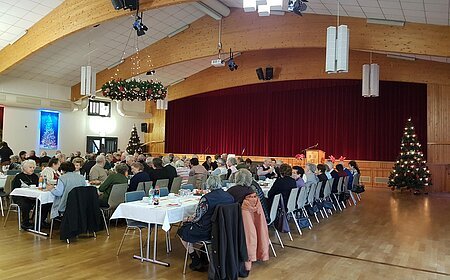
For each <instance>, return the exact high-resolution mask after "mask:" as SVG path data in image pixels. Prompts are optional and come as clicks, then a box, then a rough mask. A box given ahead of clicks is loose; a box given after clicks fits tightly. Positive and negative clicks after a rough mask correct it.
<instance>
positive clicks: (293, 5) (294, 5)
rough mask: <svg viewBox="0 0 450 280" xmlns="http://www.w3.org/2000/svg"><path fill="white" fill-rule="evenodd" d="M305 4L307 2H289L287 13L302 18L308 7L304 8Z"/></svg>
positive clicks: (297, 0)
mask: <svg viewBox="0 0 450 280" xmlns="http://www.w3.org/2000/svg"><path fill="white" fill-rule="evenodd" d="M306 2H308V0H289V2H288V11H289V12H293V13H294V14H297V15H299V16H302V12H304V11H306V9H307V8H308V6H306Z"/></svg>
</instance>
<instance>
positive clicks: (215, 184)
mask: <svg viewBox="0 0 450 280" xmlns="http://www.w3.org/2000/svg"><path fill="white" fill-rule="evenodd" d="M206 188H207V189H209V190H218V189H221V188H222V180H220V177H219V176H216V175H211V176H209V178H208V180H206Z"/></svg>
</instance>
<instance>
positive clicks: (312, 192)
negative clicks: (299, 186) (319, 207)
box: [307, 183, 317, 204]
mask: <svg viewBox="0 0 450 280" xmlns="http://www.w3.org/2000/svg"><path fill="white" fill-rule="evenodd" d="M316 188H317V183H313V184H311V185H309V191H308V202H307V203H308V204H312V203H313V202H314V195H315V194H316Z"/></svg>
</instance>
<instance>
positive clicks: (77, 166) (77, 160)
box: [72, 158, 84, 177]
mask: <svg viewBox="0 0 450 280" xmlns="http://www.w3.org/2000/svg"><path fill="white" fill-rule="evenodd" d="M72 163H73V166H75V171H74V172H75V173H77V174H80V175H82V176H83V177H84V174H82V173H81V171H82V167H83V165H84V159H83V158H74V159H73V160H72Z"/></svg>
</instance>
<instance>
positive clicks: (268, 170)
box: [257, 158, 276, 179]
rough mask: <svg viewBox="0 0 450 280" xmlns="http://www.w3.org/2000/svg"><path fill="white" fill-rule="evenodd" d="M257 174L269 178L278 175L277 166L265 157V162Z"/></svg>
mask: <svg viewBox="0 0 450 280" xmlns="http://www.w3.org/2000/svg"><path fill="white" fill-rule="evenodd" d="M257 175H258V176H261V177H262V176H265V177H266V178H267V179H272V178H274V177H276V173H275V167H274V166H273V164H272V161H271V160H270V159H269V158H266V159H264V162H263V164H262V165H261V166H260V167H259V168H258V171H257Z"/></svg>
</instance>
